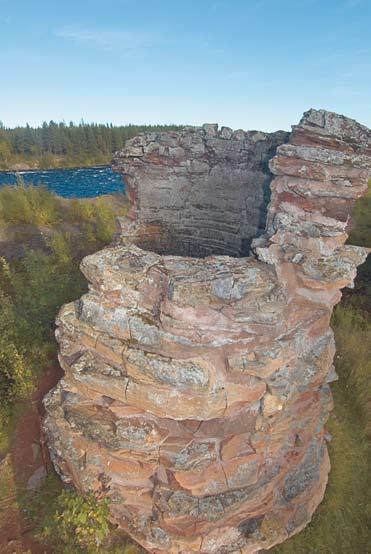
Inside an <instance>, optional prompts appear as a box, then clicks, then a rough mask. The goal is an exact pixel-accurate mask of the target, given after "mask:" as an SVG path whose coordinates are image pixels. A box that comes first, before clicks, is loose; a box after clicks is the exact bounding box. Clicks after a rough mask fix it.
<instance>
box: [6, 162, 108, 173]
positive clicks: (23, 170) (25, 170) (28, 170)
mask: <svg viewBox="0 0 371 554" xmlns="http://www.w3.org/2000/svg"><path fill="white" fill-rule="evenodd" d="M109 167H111V165H110V164H101V165H76V166H68V167H50V168H44V169H40V168H38V167H29V166H24V167H22V168H17V169H15V168H12V169H0V174H3V173H43V172H44V171H47V172H49V171H68V170H77V169H105V168H109Z"/></svg>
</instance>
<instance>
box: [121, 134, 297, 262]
mask: <svg viewBox="0 0 371 554" xmlns="http://www.w3.org/2000/svg"><path fill="white" fill-rule="evenodd" d="M288 136H289V134H288V133H285V132H284V131H278V132H276V133H261V132H259V131H248V132H245V131H242V130H238V131H232V129H229V128H228V127H222V128H221V130H220V131H219V130H218V126H217V125H204V126H203V127H196V128H193V127H191V128H186V129H184V130H183V131H176V132H165V133H148V134H146V135H140V136H138V137H135V138H133V139H131V140H129V141H128V142H127V144H126V148H124V149H123V150H122V151H121V152H119V153H118V154H117V155H116V157H115V159H114V169H116V170H117V171H119V172H121V173H123V174H125V182H126V190H127V193H128V195H129V198H130V200H131V202H132V210H131V214H130V216H131V217H132V218H134V219H136V220H137V222H138V224H139V225H140V228H141V235H142V236H141V246H143V247H144V248H149V249H151V250H155V251H156V252H159V253H165V254H167V253H169V250H171V252H172V254H179V255H183V256H197V257H199V256H207V255H209V254H227V255H229V256H235V255H244V256H247V255H248V254H249V249H250V243H251V239H252V238H254V237H256V236H258V235H260V234H262V233H263V232H264V229H265V220H266V215H267V213H266V209H267V204H268V201H269V195H270V182H271V180H272V173H271V172H270V170H269V167H268V162H269V160H270V159H271V158H272V157H273V156H274V154H275V152H276V148H277V146H278V145H280V144H283V143H284V142H286V141H287V140H288Z"/></svg>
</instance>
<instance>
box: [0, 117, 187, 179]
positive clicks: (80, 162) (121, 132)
mask: <svg viewBox="0 0 371 554" xmlns="http://www.w3.org/2000/svg"><path fill="white" fill-rule="evenodd" d="M179 127H180V126H177V125H121V126H117V127H114V126H113V125H112V124H111V125H108V124H106V125H104V124H96V123H85V122H84V121H82V122H81V123H80V124H79V125H75V124H74V123H72V122H71V123H70V124H69V125H66V124H65V123H64V122H61V123H56V122H54V121H50V122H49V123H46V122H44V123H43V124H42V126H41V127H36V128H33V127H30V126H29V125H26V127H16V128H15V129H6V128H4V126H2V127H1V126H0V169H9V168H11V166H12V165H17V164H20V165H22V164H23V165H25V164H26V165H29V166H31V167H38V168H40V169H48V168H52V167H76V166H80V167H82V166H91V165H105V164H108V163H110V161H111V157H112V153H113V152H114V151H116V150H119V149H120V148H122V147H123V146H124V144H125V141H126V140H127V139H129V138H131V137H134V136H136V135H137V134H138V133H140V132H143V131H159V130H172V129H177V128H179Z"/></svg>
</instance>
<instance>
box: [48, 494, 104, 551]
mask: <svg viewBox="0 0 371 554" xmlns="http://www.w3.org/2000/svg"><path fill="white" fill-rule="evenodd" d="M56 504H57V505H56V509H55V512H54V513H53V514H52V515H51V516H50V517H49V518H47V519H46V521H45V522H44V526H43V529H42V531H41V537H42V539H43V540H44V541H45V542H46V543H47V544H49V545H50V546H52V547H53V552H56V553H57V552H58V553H61V554H62V553H63V554H70V553H71V554H72V553H77V552H89V553H94V552H99V548H100V545H101V544H102V542H103V541H104V539H105V538H106V537H107V535H108V534H109V531H110V524H109V519H108V516H109V509H108V502H107V500H105V499H104V500H97V499H96V498H95V496H94V495H93V494H89V495H87V496H85V497H83V496H80V495H78V494H77V493H75V492H68V491H62V493H61V494H60V495H59V497H58V499H57V503H56Z"/></svg>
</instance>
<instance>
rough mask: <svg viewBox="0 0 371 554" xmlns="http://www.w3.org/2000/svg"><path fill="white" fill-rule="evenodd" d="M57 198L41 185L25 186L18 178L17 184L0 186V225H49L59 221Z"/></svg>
mask: <svg viewBox="0 0 371 554" xmlns="http://www.w3.org/2000/svg"><path fill="white" fill-rule="evenodd" d="M58 207H59V206H58V198H57V197H56V196H55V195H54V194H52V193H50V192H49V191H48V190H47V189H46V188H45V187H42V186H37V187H35V186H32V185H29V186H26V185H25V184H24V182H23V181H22V180H21V179H20V180H19V182H18V185H17V186H4V187H1V188H0V225H1V226H4V225H6V224H8V223H12V224H31V225H47V226H51V225H54V224H56V223H57V222H58V221H60V210H59V209H58Z"/></svg>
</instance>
